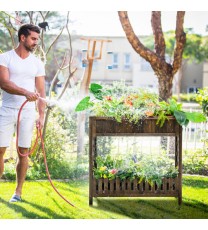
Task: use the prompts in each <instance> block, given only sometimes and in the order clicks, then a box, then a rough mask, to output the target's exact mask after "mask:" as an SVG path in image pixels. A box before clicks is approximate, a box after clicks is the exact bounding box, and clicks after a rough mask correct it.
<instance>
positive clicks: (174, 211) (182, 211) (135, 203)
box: [92, 198, 208, 219]
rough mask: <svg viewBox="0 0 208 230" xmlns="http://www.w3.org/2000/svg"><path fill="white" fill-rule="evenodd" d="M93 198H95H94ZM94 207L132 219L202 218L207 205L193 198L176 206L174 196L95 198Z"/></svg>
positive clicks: (207, 213) (206, 216)
mask: <svg viewBox="0 0 208 230" xmlns="http://www.w3.org/2000/svg"><path fill="white" fill-rule="evenodd" d="M94 199H95V198H94ZM193 202H194V204H193ZM95 203H96V205H95V206H92V207H93V208H94V209H98V210H103V211H106V212H111V213H117V214H120V215H123V216H126V217H128V218H132V219H204V218H208V206H207V205H205V204H203V203H201V202H198V201H196V200H195V201H194V200H190V201H185V202H183V203H182V205H181V206H178V201H177V199H174V198H169V199H167V198H164V200H161V198H142V199H141V198H138V199H135V198H130V199H128V198H126V199H122V198H121V199H117V198H116V199H115V198H96V199H95Z"/></svg>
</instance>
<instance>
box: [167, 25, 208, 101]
mask: <svg viewBox="0 0 208 230" xmlns="http://www.w3.org/2000/svg"><path fill="white" fill-rule="evenodd" d="M185 30H186V44H185V47H184V51H183V56H182V63H181V66H180V68H179V70H178V78H177V81H176V88H177V94H178V100H180V97H179V94H180V92H181V81H182V79H183V73H184V70H185V68H186V67H187V64H188V63H201V62H203V61H205V60H207V59H208V50H207V49H208V48H207V47H208V44H207V42H208V41H207V38H206V37H203V36H202V35H199V34H194V31H193V29H192V28H189V29H185ZM165 40H166V48H167V49H166V51H167V54H168V55H169V57H170V58H172V57H173V52H174V43H175V41H174V31H168V32H167V33H165Z"/></svg>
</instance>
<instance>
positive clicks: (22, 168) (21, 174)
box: [15, 148, 29, 196]
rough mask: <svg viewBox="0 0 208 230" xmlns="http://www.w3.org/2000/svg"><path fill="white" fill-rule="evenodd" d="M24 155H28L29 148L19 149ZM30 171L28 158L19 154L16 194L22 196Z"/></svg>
mask: <svg viewBox="0 0 208 230" xmlns="http://www.w3.org/2000/svg"><path fill="white" fill-rule="evenodd" d="M19 150H20V152H21V153H22V154H26V153H27V152H28V151H29V150H28V149H27V148H19ZM27 169H28V156H25V157H23V156H20V155H19V154H18V162H17V167H16V177H17V187H16V189H15V194H16V195H18V196H21V194H22V187H23V183H24V181H25V177H26V173H27Z"/></svg>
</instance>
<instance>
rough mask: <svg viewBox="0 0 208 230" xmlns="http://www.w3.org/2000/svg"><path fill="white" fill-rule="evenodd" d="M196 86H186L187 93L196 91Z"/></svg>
mask: <svg viewBox="0 0 208 230" xmlns="http://www.w3.org/2000/svg"><path fill="white" fill-rule="evenodd" d="M197 92H198V88H197V87H188V88H187V93H197Z"/></svg>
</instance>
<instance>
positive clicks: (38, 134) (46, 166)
mask: <svg viewBox="0 0 208 230" xmlns="http://www.w3.org/2000/svg"><path fill="white" fill-rule="evenodd" d="M27 102H28V100H26V101H25V102H24V103H23V104H22V106H21V107H20V110H19V113H18V116H17V136H16V148H17V152H18V154H19V155H20V156H23V157H25V156H29V155H30V154H32V153H33V151H34V150H35V147H36V146H37V143H38V139H39V138H40V141H41V147H42V151H43V158H44V164H45V168H46V173H47V176H48V180H49V182H50V184H51V186H52V187H53V189H54V190H55V192H56V193H57V194H58V195H59V196H60V197H61V198H62V199H63V200H65V201H66V202H67V203H68V204H70V205H71V206H73V207H75V206H74V205H73V204H72V203H71V202H70V201H69V200H67V199H66V198H65V197H64V196H63V195H61V193H60V192H59V191H58V190H57V189H56V187H55V186H54V184H53V182H52V180H51V177H50V173H49V170H48V164H47V158H46V152H45V147H44V140H43V136H42V132H41V129H39V128H37V135H36V140H35V144H34V145H33V147H32V149H31V150H30V151H28V153H25V154H22V153H21V152H20V150H19V147H18V140H19V123H20V116H21V112H22V109H23V107H24V106H25V104H26V103H27Z"/></svg>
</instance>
